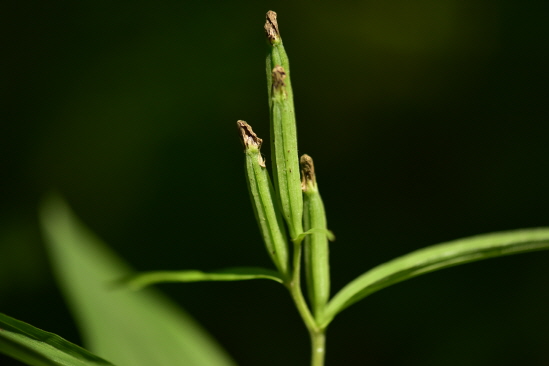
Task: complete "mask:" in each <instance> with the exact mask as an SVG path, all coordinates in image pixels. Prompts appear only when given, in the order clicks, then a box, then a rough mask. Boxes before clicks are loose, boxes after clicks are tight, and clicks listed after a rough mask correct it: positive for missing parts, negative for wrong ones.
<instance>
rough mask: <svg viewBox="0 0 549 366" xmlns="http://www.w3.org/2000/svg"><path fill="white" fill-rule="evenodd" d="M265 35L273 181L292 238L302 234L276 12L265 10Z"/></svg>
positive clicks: (290, 97)
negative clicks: (266, 11)
mask: <svg viewBox="0 0 549 366" xmlns="http://www.w3.org/2000/svg"><path fill="white" fill-rule="evenodd" d="M265 33H266V35H267V44H268V52H267V87H268V91H269V107H270V117H271V158H272V164H273V175H274V177H273V179H274V183H275V188H276V192H277V196H278V198H279V200H280V205H281V207H282V212H283V214H284V218H285V219H286V222H287V224H288V228H289V230H290V236H291V237H292V239H294V240H296V238H297V237H298V236H299V235H300V234H301V233H302V232H303V223H302V220H303V195H302V192H301V182H300V178H299V157H298V153H297V129H296V123H295V113H294V102H293V93H292V86H291V82H290V75H289V67H290V66H289V63H288V56H287V55H286V51H285V50H284V46H283V45H282V38H280V32H279V30H278V22H277V19H276V13H275V12H274V11H269V12H268V13H267V21H266V23H265Z"/></svg>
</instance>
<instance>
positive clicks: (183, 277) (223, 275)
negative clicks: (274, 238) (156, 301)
mask: <svg viewBox="0 0 549 366" xmlns="http://www.w3.org/2000/svg"><path fill="white" fill-rule="evenodd" d="M257 279H267V280H273V281H276V282H279V283H284V279H283V278H282V277H281V276H280V274H279V273H278V272H276V271H273V270H270V269H264V268H255V267H236V268H226V269H221V270H218V271H212V272H202V271H193V270H187V271H154V272H144V273H139V274H137V275H135V276H132V277H130V278H129V279H127V280H123V283H124V284H127V285H128V286H129V287H131V288H132V289H141V288H143V287H147V286H150V285H153V284H156V283H163V282H201V281H244V280H257Z"/></svg>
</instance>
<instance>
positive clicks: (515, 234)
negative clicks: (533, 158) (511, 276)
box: [323, 228, 549, 324]
mask: <svg viewBox="0 0 549 366" xmlns="http://www.w3.org/2000/svg"><path fill="white" fill-rule="evenodd" d="M546 249H549V228H536V229H523V230H515V231H505V232H498V233H491V234H484V235H478V236H472V237H469V238H464V239H458V240H454V241H451V242H447V243H442V244H438V245H434V246H430V247H427V248H424V249H420V250H417V251H415V252H412V253H409V254H406V255H404V256H402V257H398V258H396V259H393V260H392V261H389V262H386V263H383V264H381V265H379V266H377V267H375V268H373V269H371V270H370V271H368V272H366V273H364V274H362V275H361V276H359V277H357V278H356V279H354V280H353V281H351V282H350V283H349V284H347V285H346V286H345V287H344V288H343V289H341V290H340V291H339V292H338V293H337V294H336V295H335V296H334V298H333V299H332V300H331V301H330V302H329V304H328V306H327V308H326V312H325V317H324V322H323V323H324V324H328V323H329V322H330V321H331V320H332V319H333V318H334V316H336V315H337V314H338V313H339V312H340V311H342V310H343V309H345V308H347V307H348V306H350V305H352V304H354V303H355V302H357V301H359V300H361V299H363V298H365V297H366V296H368V295H370V294H373V293H374V292H376V291H379V290H381V289H382V288H385V287H387V286H390V285H394V284H396V283H398V282H402V281H404V280H407V279H410V278H413V277H416V276H419V275H422V274H424V273H429V272H433V271H436V270H439V269H443V268H448V267H452V266H457V265H458V264H464V263H469V262H474V261H478V260H482V259H488V258H493V257H500V256H504V255H510V254H517V253H525V252H532V251H538V250H546Z"/></svg>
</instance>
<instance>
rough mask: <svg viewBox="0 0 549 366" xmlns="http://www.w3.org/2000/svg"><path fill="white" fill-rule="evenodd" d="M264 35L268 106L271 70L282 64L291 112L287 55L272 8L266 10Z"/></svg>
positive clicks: (290, 88) (292, 98)
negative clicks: (265, 38) (265, 40)
mask: <svg viewBox="0 0 549 366" xmlns="http://www.w3.org/2000/svg"><path fill="white" fill-rule="evenodd" d="M265 35H266V36H267V58H266V64H267V65H266V66H267V90H268V92H269V106H270V105H271V89H272V78H271V75H272V72H273V69H274V68H275V67H276V66H282V67H283V68H284V70H286V75H287V78H286V92H287V93H288V98H289V100H290V101H291V103H292V113H293V111H294V110H293V100H294V97H293V92H292V84H291V82H290V63H289V61H288V55H287V54H286V51H285V50H284V45H283V44H282V38H281V37H280V31H279V30H278V21H277V19H276V13H275V12H274V11H272V10H269V11H268V12H267V20H266V22H265Z"/></svg>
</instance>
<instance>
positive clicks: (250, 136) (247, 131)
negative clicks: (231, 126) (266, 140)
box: [236, 120, 265, 168]
mask: <svg viewBox="0 0 549 366" xmlns="http://www.w3.org/2000/svg"><path fill="white" fill-rule="evenodd" d="M236 127H237V128H238V132H239V136H240V140H241V141H242V143H243V144H244V149H245V150H247V149H248V148H250V147H255V148H257V149H258V150H259V149H261V145H262V144H263V140H262V139H260V138H259V137H257V135H256V134H255V132H254V131H253V130H252V126H250V125H249V124H248V123H246V121H242V120H239V121H237V122H236ZM258 161H259V165H260V166H262V167H263V168H265V159H263V157H262V156H261V154H259V156H258Z"/></svg>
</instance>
